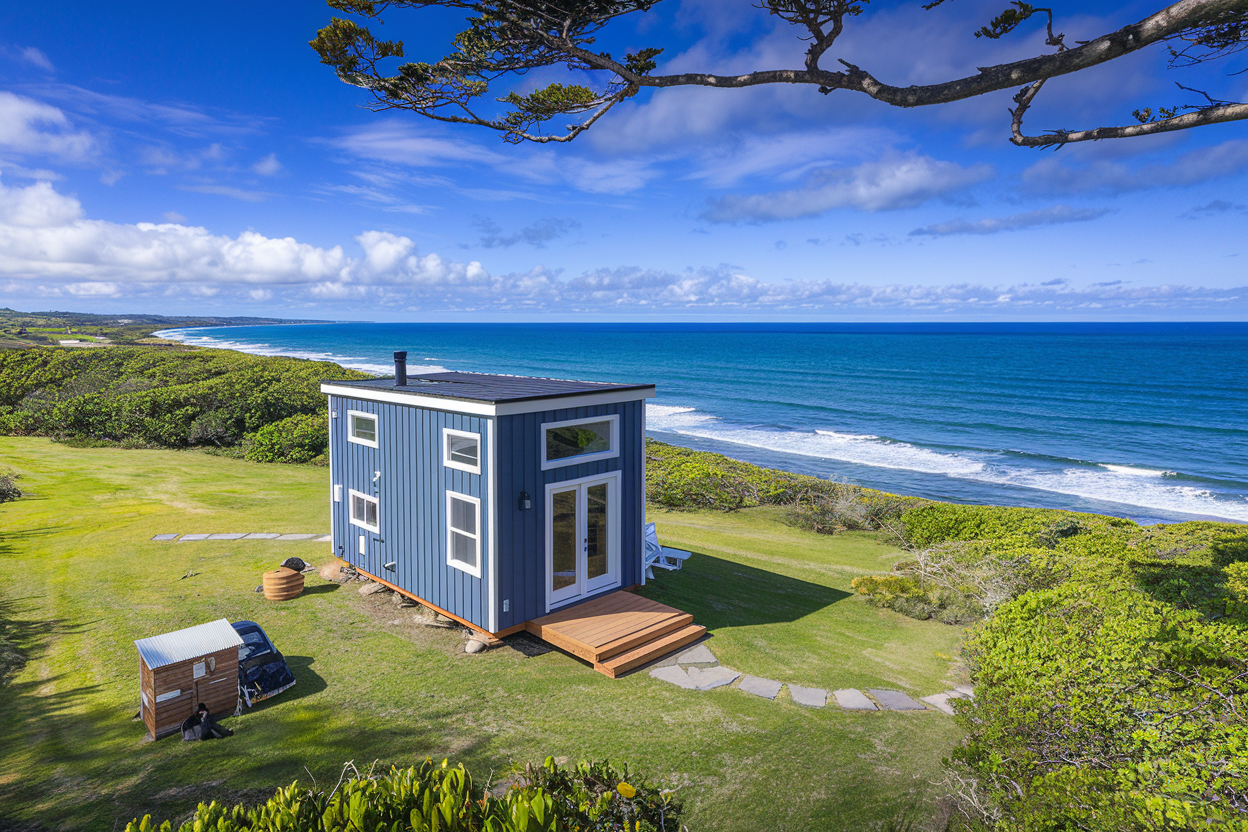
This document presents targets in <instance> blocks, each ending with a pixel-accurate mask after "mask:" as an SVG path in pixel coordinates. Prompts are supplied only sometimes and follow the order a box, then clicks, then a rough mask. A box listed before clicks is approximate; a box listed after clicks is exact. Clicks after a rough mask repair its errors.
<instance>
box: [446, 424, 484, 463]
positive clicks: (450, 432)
mask: <svg viewBox="0 0 1248 832" xmlns="http://www.w3.org/2000/svg"><path fill="white" fill-rule="evenodd" d="M452 436H454V437H457V438H460V439H475V440H477V464H476V465H468V464H467V463H464V462H456V461H455V460H453V459H451V454H450V451H451V448H450V439H451V437H452ZM442 464H443V465H445V466H446V467H447V468H454V469H455V470H456V471H467V472H468V473H469V474H480V473H481V434H479V433H470V432H469V431H466V430H455V429H454V428H442Z"/></svg>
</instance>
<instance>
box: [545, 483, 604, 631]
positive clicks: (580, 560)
mask: <svg viewBox="0 0 1248 832" xmlns="http://www.w3.org/2000/svg"><path fill="white" fill-rule="evenodd" d="M619 585H620V480H619V474H618V473H615V474H603V475H598V476H594V477H585V478H583V479H579V480H572V481H570V482H558V483H551V484H550V485H548V486H546V609H547V610H549V609H552V608H554V607H557V606H560V605H562V604H566V603H569V602H571V601H575V600H576V599H578V598H581V597H584V596H587V595H592V594H593V593H595V592H598V591H600V590H603V589H608V588H610V587H612V586H619Z"/></svg>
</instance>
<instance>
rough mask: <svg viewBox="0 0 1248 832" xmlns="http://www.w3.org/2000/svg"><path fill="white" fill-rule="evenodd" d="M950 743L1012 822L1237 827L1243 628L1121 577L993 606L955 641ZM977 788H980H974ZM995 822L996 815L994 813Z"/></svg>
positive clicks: (1247, 768) (1002, 817)
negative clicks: (958, 652)
mask: <svg viewBox="0 0 1248 832" xmlns="http://www.w3.org/2000/svg"><path fill="white" fill-rule="evenodd" d="M966 655H967V658H968V661H969V662H970V666H971V673H972V676H973V678H974V683H975V694H976V695H975V699H974V700H973V701H971V702H967V703H964V704H963V706H962V707H960V709H959V717H958V719H959V720H960V721H961V722H962V723H963V725H964V726H965V727H966V729H967V731H968V736H967V739H966V741H965V742H964V743H963V745H961V746H960V747H959V748H958V749H957V750H956V751H955V752H954V754H953V758H952V760H951V765H952V767H953V768H952V774H953V775H954V778H955V780H960V781H961V782H965V781H966V779H967V778H970V779H973V781H974V782H975V783H976V784H977V786H976V788H977V789H978V790H979V796H980V798H981V799H980V800H979V807H978V809H976V808H975V807H974V806H968V805H967V804H965V803H964V807H963V808H964V810H966V811H967V812H968V813H969V814H974V813H975V812H979V813H980V817H978V818H977V820H979V821H982V822H995V826H996V827H997V828H1000V829H1012V830H1056V829H1082V830H1118V829H1157V830H1162V829H1191V828H1202V829H1203V828H1209V829H1213V828H1217V829H1237V830H1245V829H1248V822H1246V821H1245V818H1244V814H1243V812H1244V809H1245V807H1248V742H1246V740H1248V714H1246V713H1245V712H1244V709H1243V707H1242V706H1243V702H1244V701H1245V697H1248V634H1246V633H1245V631H1244V630H1243V629H1241V628H1239V627H1237V626H1233V625H1231V624H1226V623H1222V622H1209V621H1206V620H1204V619H1202V617H1201V616H1200V615H1199V614H1198V613H1197V612H1195V611H1188V610H1178V609H1175V608H1174V607H1173V606H1172V605H1170V604H1166V603H1164V602H1160V601H1158V600H1156V599H1154V598H1151V597H1150V596H1149V595H1148V594H1147V593H1145V592H1142V591H1140V590H1138V589H1135V588H1133V587H1132V586H1130V585H1129V584H1127V583H1124V582H1117V583H1113V584H1108V585H1089V584H1080V583H1073V582H1072V583H1067V584H1065V585H1063V586H1060V587H1057V588H1054V589H1047V590H1041V591H1035V592H1028V593H1025V594H1023V595H1022V596H1021V597H1019V598H1017V599H1015V600H1013V601H1010V602H1007V603H1006V604H1003V605H1002V606H1001V607H1000V608H998V609H997V611H996V613H995V614H994V615H993V616H992V617H990V618H989V619H987V620H986V621H985V622H984V623H983V624H981V625H980V626H979V628H978V629H977V631H976V632H975V634H974V636H973V637H972V639H971V640H970V642H969V643H968V645H967V648H966ZM984 798H986V799H984ZM994 819H995V821H994Z"/></svg>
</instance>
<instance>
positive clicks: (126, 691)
mask: <svg viewBox="0 0 1248 832" xmlns="http://www.w3.org/2000/svg"><path fill="white" fill-rule="evenodd" d="M6 469H9V470H15V471H17V472H18V473H20V474H21V479H20V480H19V484H20V485H21V487H22V488H23V489H24V490H27V491H29V492H30V493H29V496H27V497H25V498H23V499H22V500H20V501H18V502H16V503H9V504H5V505H0V587H3V589H2V590H0V619H3V620H4V621H6V622H8V625H9V626H8V629H7V631H6V632H5V634H4V635H5V638H6V639H8V640H9V641H12V642H14V643H16V644H18V645H19V646H20V647H21V648H22V649H23V651H24V652H25V654H26V656H27V662H26V664H25V666H24V667H23V668H22V669H21V670H20V671H19V672H18V673H17V674H16V675H15V676H14V677H13V678H12V680H11V681H10V682H9V684H8V685H7V687H8V688H9V690H6V691H5V693H6V694H7V695H6V702H7V703H8V705H9V707H8V709H7V717H8V718H7V719H6V720H5V725H4V729H3V731H2V732H0V807H2V808H0V828H7V827H6V822H7V823H8V824H11V825H14V826H19V825H20V826H19V828H24V827H26V826H30V827H31V828H36V829H37V828H41V827H44V828H47V829H112V828H114V824H120V825H124V823H125V821H127V820H129V819H130V818H131V817H134V816H136V815H142V814H144V813H149V812H150V813H152V814H153V815H155V816H157V817H159V818H178V817H181V816H184V815H185V814H186V813H187V812H188V811H190V810H191V809H193V808H194V805H195V804H196V803H197V802H198V801H200V800H208V799H212V798H214V797H215V798H217V799H219V800H220V799H226V800H239V799H255V798H258V797H262V796H266V795H267V793H269V792H270V791H271V790H272V789H273V788H274V787H276V786H279V785H286V784H288V783H290V782H291V781H293V780H296V779H299V780H301V781H304V782H308V781H309V779H310V777H315V778H316V780H317V781H318V782H320V783H321V784H325V783H326V782H327V781H330V782H331V784H332V781H334V780H336V779H337V777H338V773H339V770H340V767H341V765H342V763H343V762H345V761H347V760H354V761H355V762H356V763H357V765H360V766H361V767H362V768H364V767H367V766H368V765H370V764H372V762H373V761H374V760H379V761H381V764H383V765H385V764H389V763H398V764H401V765H405V764H408V763H410V762H413V761H416V760H419V759H422V758H423V757H425V756H433V757H435V758H441V757H444V756H450V757H452V758H454V759H458V760H463V761H464V762H465V763H466V764H467V765H468V766H469V767H470V769H471V770H472V771H473V772H474V774H475V775H476V776H477V777H478V779H479V780H481V781H484V779H485V778H486V777H487V776H489V775H490V773H491V772H493V773H494V774H495V775H498V774H500V773H503V772H505V771H506V770H507V769H508V768H509V767H510V766H512V765H513V764H516V763H523V762H526V761H530V760H540V759H541V758H543V757H545V756H546V755H548V754H549V755H554V756H556V757H568V758H570V759H577V758H591V757H592V758H603V757H609V758H610V759H612V760H613V761H616V762H627V763H629V765H630V766H631V767H633V768H634V769H637V770H640V771H642V772H644V773H645V775H646V776H647V777H648V778H649V779H650V780H652V781H655V782H658V783H660V784H661V785H663V786H664V787H667V788H674V789H676V791H677V794H678V795H679V797H680V798H682V799H683V800H684V801H685V803H686V805H687V806H688V810H689V811H688V814H687V818H686V822H687V823H688V825H689V827H690V829H692V830H694V832H701V831H702V830H742V832H744V831H745V830H749V831H750V832H754V830H763V829H769V830H817V829H838V830H840V829H847V830H853V829H872V828H879V827H880V825H881V824H882V823H884V822H885V821H887V820H888V819H890V818H893V817H895V816H897V815H898V814H899V813H901V812H903V811H905V810H907V809H911V808H914V809H917V810H918V811H920V812H922V811H925V810H926V809H928V808H930V806H931V803H932V801H933V800H934V799H935V798H936V797H937V796H938V794H937V792H936V791H935V790H934V788H933V787H932V786H931V785H930V781H932V780H934V779H936V778H937V777H938V776H939V761H940V758H941V757H942V756H943V755H945V754H947V753H948V751H949V749H950V748H952V747H953V745H954V744H955V743H956V742H957V741H958V738H959V736H960V732H959V731H958V729H957V728H956V727H955V726H954V724H953V722H952V720H950V719H949V718H948V717H945V716H943V715H940V714H936V713H918V714H913V713H912V714H906V713H895V714H894V713H878V714H854V713H845V712H841V711H839V710H838V709H836V708H834V707H833V708H828V709H825V710H821V711H816V710H809V709H804V708H800V707H798V706H796V705H794V704H793V703H792V702H791V701H788V700H787V698H786V697H787V694H782V695H781V699H780V700H778V701H776V702H768V701H766V700H762V699H758V698H755V697H751V696H749V695H747V694H745V693H742V692H740V691H736V690H718V691H713V692H709V693H697V692H691V691H683V690H680V689H678V688H676V687H674V686H671V685H667V684H665V683H662V682H659V681H656V680H654V679H651V678H650V677H649V676H648V675H647V674H646V673H635V674H632V675H630V676H627V677H625V678H623V679H619V680H611V679H608V678H606V677H605V676H602V675H600V674H598V673H596V672H594V671H593V670H592V669H590V668H589V667H588V666H586V665H584V664H582V663H580V662H577V661H576V660H574V659H571V658H569V657H568V656H565V655H563V654H560V653H558V652H552V653H547V654H545V655H541V656H536V657H532V658H525V657H524V656H523V655H522V654H521V653H520V652H519V651H516V650H513V649H510V648H508V647H503V648H500V649H496V650H493V651H490V652H488V653H485V654H482V655H478V656H469V655H466V654H464V653H463V651H462V645H463V637H462V635H461V634H460V633H458V632H456V631H444V630H435V629H428V628H422V627H418V626H413V625H412V624H411V619H410V616H411V613H410V611H398V610H395V609H394V608H393V607H392V606H391V605H390V604H388V603H387V602H385V601H383V600H378V599H371V600H370V599H365V598H361V597H360V596H359V594H358V593H357V592H356V591H355V589H354V587H351V586H346V587H338V586H337V585H335V584H328V583H325V582H322V581H321V580H320V579H319V578H316V577H310V578H309V591H308V592H306V593H305V594H304V595H303V596H301V597H300V598H298V599H296V600H294V601H291V602H287V603H283V604H273V603H269V602H266V601H264V599H263V598H262V597H261V596H260V595H258V594H257V593H255V592H254V591H253V590H254V589H255V587H256V585H257V584H259V583H260V573H261V572H262V571H263V570H265V569H267V568H272V567H273V566H275V565H276V563H277V562H279V561H280V560H281V559H282V558H284V557H287V556H289V555H299V556H300V557H303V558H304V559H306V560H310V561H312V562H314V563H315V562H321V561H323V560H324V559H326V558H327V557H328V555H329V552H328V551H327V550H326V547H325V545H324V544H304V543H270V542H263V541H252V542H246V541H228V542H227V541H213V542H202V543H172V544H170V543H156V542H152V541H151V540H150V538H151V537H152V535H155V534H160V533H172V532H228V531H265V530H267V531H275V532H324V531H328V525H329V518H328V512H327V507H326V501H327V499H328V497H327V494H328V490H329V489H328V471H327V470H326V469H324V468H310V467H298V466H277V465H258V464H254V463H249V462H244V461H239V460H233V459H226V458H222V457H214V456H208V455H205V454H200V453H191V452H176V451H136V450H115V449H73V448H68V447H65V446H63V445H58V444H56V443H53V442H50V441H48V440H45V439H25V438H21V439H19V438H5V437H0V470H6ZM653 519H655V520H657V522H658V525H659V533H660V539H661V540H662V541H663V542H664V544H666V545H669V546H670V545H675V546H678V547H680V548H686V549H690V550H693V551H694V552H695V553H696V554H695V555H694V557H693V558H691V559H690V560H689V561H688V563H687V564H686V566H685V568H684V569H683V570H682V571H680V572H676V573H662V574H660V575H659V577H658V579H657V580H656V581H655V582H653V583H651V584H650V585H649V586H647V587H646V589H645V590H644V591H645V594H647V595H648V596H650V597H653V598H655V599H657V600H660V601H663V602H665V603H670V604H672V605H674V606H677V607H680V608H681V609H684V610H687V611H689V612H691V613H693V614H694V618H695V620H696V621H698V622H699V623H703V624H706V625H707V626H708V628H709V629H710V631H711V633H712V634H713V637H712V638H711V640H710V641H709V646H710V647H711V648H712V649H713V650H714V651H715V652H716V654H717V655H718V656H719V657H720V659H721V661H723V662H724V663H725V664H728V665H731V666H733V667H735V668H737V669H740V670H743V671H745V672H749V673H754V674H756V675H763V676H770V677H771V678H775V679H779V680H782V681H786V682H790V681H791V682H796V683H799V684H807V685H818V686H822V687H829V688H833V687H869V686H876V685H882V686H887V687H898V688H902V689H905V690H907V691H909V692H911V693H912V694H916V695H924V694H928V693H932V692H935V691H937V690H941V689H943V688H944V687H947V686H948V685H949V684H952V683H954V682H955V681H958V680H957V678H956V675H955V674H956V669H955V667H954V664H953V660H952V657H953V656H954V654H955V653H956V651H957V641H958V639H959V636H960V633H959V632H958V631H957V630H956V629H955V628H951V627H947V626H944V625H941V624H937V623H933V622H918V621H913V620H910V619H907V618H904V617H902V616H899V615H897V614H895V613H893V612H891V611H887V610H879V609H876V608H873V607H871V606H869V605H867V604H866V603H864V602H863V600H862V599H860V598H857V597H854V596H852V594H851V591H850V588H849V582H850V580H852V578H853V577H854V576H856V575H859V574H865V573H868V572H872V571H878V570H881V569H886V568H887V567H888V566H889V565H890V564H891V563H892V562H893V560H895V559H896V558H897V557H898V556H899V554H898V552H897V551H896V550H895V549H892V548H890V547H888V546H886V545H884V544H882V543H881V542H880V541H879V540H878V539H877V538H876V537H874V536H872V535H868V534H850V535H844V536H836V537H825V536H817V535H813V534H809V533H806V532H802V531H798V530H795V529H792V528H790V527H787V526H785V525H783V524H782V523H781V522H780V519H779V515H777V514H776V513H775V512H774V511H771V510H766V509H754V510H749V511H744V512H740V513H738V514H731V515H723V514H705V513H669V512H658V513H656V514H655V515H654V517H653ZM191 572H193V573H194V574H193V575H191V576H190V577H184V576H186V575H187V574H188V573H191ZM384 597H385V596H383V598H384ZM222 617H224V618H228V619H230V620H238V619H243V618H247V619H252V620H255V621H258V622H260V623H261V625H262V626H264V628H265V629H266V631H267V632H268V633H269V635H270V636H271V637H272V638H273V640H274V641H275V642H276V644H277V646H278V647H279V649H281V650H282V651H283V652H284V653H286V654H287V657H288V660H289V663H290V665H291V667H292V669H293V670H294V673H295V676H296V677H297V678H298V680H299V681H298V684H297V685H296V686H295V687H294V688H293V689H291V690H290V691H288V692H287V693H284V694H282V695H281V696H279V697H277V698H275V699H273V700H270V701H268V702H264V703H262V704H261V705H259V706H258V707H257V708H255V709H253V710H252V711H250V712H248V713H246V714H244V715H243V716H241V717H239V718H236V719H228V720H226V721H225V724H226V725H227V726H229V727H231V728H234V729H235V730H236V732H237V733H236V735H235V736H234V737H232V738H229V739H227V740H224V741H220V742H213V743H194V744H191V743H182V742H179V741H178V740H177V739H175V738H170V739H165V740H161V741H159V742H156V743H144V742H143V741H142V740H143V736H144V729H143V726H142V725H141V724H140V723H139V722H136V721H132V719H131V717H132V716H133V715H134V714H135V712H136V711H137V710H138V703H137V700H138V654H137V651H136V650H135V649H134V645H133V641H134V640H135V639H137V638H143V637H146V636H150V635H155V634H157V633H161V632H165V631H168V630H173V629H177V628H180V627H185V626H190V625H192V624H197V623H201V622H204V621H208V620H212V619H216V618H222ZM392 622H394V623H392ZM32 824H33V826H32Z"/></svg>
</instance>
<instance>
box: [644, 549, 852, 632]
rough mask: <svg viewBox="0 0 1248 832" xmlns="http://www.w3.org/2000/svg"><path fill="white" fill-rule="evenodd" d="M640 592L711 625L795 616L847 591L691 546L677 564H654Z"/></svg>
mask: <svg viewBox="0 0 1248 832" xmlns="http://www.w3.org/2000/svg"><path fill="white" fill-rule="evenodd" d="M655 572H656V578H657V580H656V581H654V582H653V583H647V584H646V586H645V587H644V588H643V589H642V590H641V594H643V595H645V596H646V597H647V598H651V599H653V600H655V601H658V602H660V603H662V604H670V605H671V606H673V607H676V608H677V609H680V610H683V611H685V612H687V613H691V614H692V615H693V620H694V621H696V622H697V623H699V624H702V625H705V626H706V628H707V629H708V630H711V631H714V630H716V629H718V628H720V627H747V626H751V625H756V624H777V623H782V622H790V621H797V620H798V619H801V618H805V617H806V616H808V615H810V614H812V613H815V612H818V611H819V610H821V609H824V608H825V607H829V606H831V605H832V604H835V603H836V602H838V601H843V600H845V599H846V598H849V597H851V593H848V592H844V591H842V590H839V589H832V588H831V587H826V586H823V585H822V584H816V583H811V582H810V581H803V580H800V579H798V578H790V577H789V576H787V575H781V574H778V573H776V572H769V571H767V570H765V569H758V568H757V567H753V566H745V565H743V564H740V563H737V562H735V561H730V560H724V559H722V558H717V557H713V556H712V555H707V554H703V553H702V552H694V555H693V557H691V558H689V560H687V561H685V565H684V567H683V568H682V569H679V570H677V571H675V572H667V571H663V572H660V571H659V570H655Z"/></svg>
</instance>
